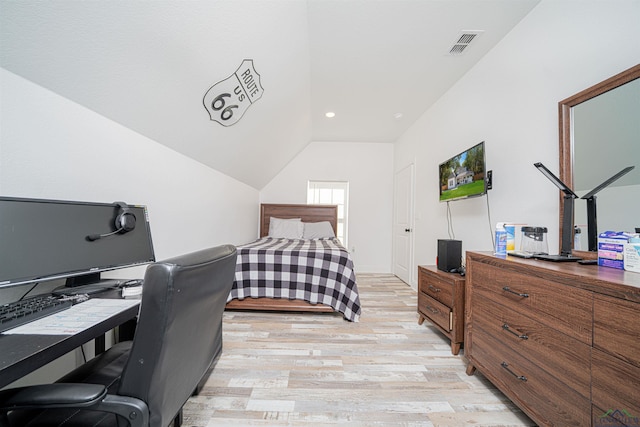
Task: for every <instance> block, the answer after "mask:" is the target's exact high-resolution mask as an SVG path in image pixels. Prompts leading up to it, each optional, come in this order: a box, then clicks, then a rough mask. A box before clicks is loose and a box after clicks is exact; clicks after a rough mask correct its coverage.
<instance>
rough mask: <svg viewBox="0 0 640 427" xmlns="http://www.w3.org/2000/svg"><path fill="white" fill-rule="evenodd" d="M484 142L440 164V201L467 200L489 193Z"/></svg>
mask: <svg viewBox="0 0 640 427" xmlns="http://www.w3.org/2000/svg"><path fill="white" fill-rule="evenodd" d="M485 174H486V164H485V156H484V141H482V142H480V143H479V144H476V145H474V146H473V147H471V148H469V149H468V150H465V151H463V152H462V153H460V154H458V155H456V156H453V157H452V158H450V159H449V160H447V161H445V162H443V163H440V167H439V179H440V182H439V186H440V201H441V202H449V201H451V200H460V199H466V198H468V197H476V196H482V195H483V194H486V193H487V186H486V181H485V179H484V178H485Z"/></svg>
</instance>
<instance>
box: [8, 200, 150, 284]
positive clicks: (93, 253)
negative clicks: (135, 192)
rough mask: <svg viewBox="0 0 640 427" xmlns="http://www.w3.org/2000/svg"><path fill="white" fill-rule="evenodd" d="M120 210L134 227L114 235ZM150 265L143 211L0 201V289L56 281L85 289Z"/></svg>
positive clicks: (101, 205) (128, 207)
mask: <svg viewBox="0 0 640 427" xmlns="http://www.w3.org/2000/svg"><path fill="white" fill-rule="evenodd" d="M123 207H124V209H125V212H126V213H127V215H133V216H134V217H135V221H134V223H135V226H134V227H133V228H132V229H130V230H126V229H122V230H120V231H118V228H119V227H118V226H117V224H116V218H118V216H119V214H121V213H122V211H123ZM128 219H133V217H131V216H129V217H128ZM131 222H132V221H129V224H128V225H127V228H131V227H130V226H131ZM97 236H100V237H98V238H96V237H97ZM154 261H155V255H154V250H153V243H152V241H151V230H150V227H149V221H148V215H147V209H146V207H145V206H135V205H126V204H124V205H122V206H120V205H118V204H117V203H90V202H78V201H60V200H44V199H24V198H12V197H0V288H6V287H11V286H18V285H23V284H29V283H38V282H44V281H49V280H56V279H67V283H68V284H70V283H73V284H84V283H87V282H93V281H96V280H99V278H100V273H101V272H104V271H108V270H114V269H119V268H126V267H132V266H135V265H141V264H147V263H151V262H154Z"/></svg>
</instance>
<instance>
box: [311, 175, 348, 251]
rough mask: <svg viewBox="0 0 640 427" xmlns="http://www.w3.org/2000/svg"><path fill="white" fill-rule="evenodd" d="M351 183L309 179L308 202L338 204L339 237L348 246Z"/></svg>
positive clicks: (312, 203) (313, 203)
mask: <svg viewBox="0 0 640 427" xmlns="http://www.w3.org/2000/svg"><path fill="white" fill-rule="evenodd" d="M348 200H349V183H348V182H344V181H309V183H308V186H307V204H309V205H338V233H337V236H336V237H337V238H338V239H339V240H340V242H342V245H343V246H344V247H347V212H348V209H347V208H348Z"/></svg>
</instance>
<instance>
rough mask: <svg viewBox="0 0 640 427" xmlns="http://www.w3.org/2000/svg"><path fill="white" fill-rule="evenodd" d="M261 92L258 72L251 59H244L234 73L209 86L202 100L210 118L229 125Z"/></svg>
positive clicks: (238, 117)
mask: <svg viewBox="0 0 640 427" xmlns="http://www.w3.org/2000/svg"><path fill="white" fill-rule="evenodd" d="M263 92H264V89H263V88H262V85H261V84H260V74H258V73H257V72H256V70H255V68H253V60H252V59H245V60H244V61H242V64H240V66H239V67H238V69H237V70H236V71H235V73H233V74H232V75H230V76H229V77H227V78H226V79H224V80H222V81H219V82H218V83H216V84H214V85H213V86H211V88H209V90H208V91H207V93H205V94H204V98H203V100H202V102H203V103H204V108H206V109H207V112H208V113H209V117H210V118H211V120H213V121H216V122H218V123H220V124H221V125H222V126H231V125H234V124H236V123H237V122H238V120H240V119H241V118H242V116H243V115H244V113H245V112H246V111H247V109H248V108H249V107H250V106H251V105H252V104H253V103H254V102H256V101H257V100H259V99H260V98H261V97H262V93H263Z"/></svg>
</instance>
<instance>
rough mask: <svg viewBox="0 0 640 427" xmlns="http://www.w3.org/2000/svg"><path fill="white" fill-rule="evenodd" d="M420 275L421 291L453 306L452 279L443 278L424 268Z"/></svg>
mask: <svg viewBox="0 0 640 427" xmlns="http://www.w3.org/2000/svg"><path fill="white" fill-rule="evenodd" d="M419 277H420V284H419V286H420V288H419V289H420V291H421V292H424V293H425V294H427V295H429V296H430V297H431V298H434V299H436V300H438V301H440V302H441V303H442V304H444V305H446V306H448V307H453V294H454V291H453V287H454V284H453V283H452V282H451V281H446V280H442V279H440V278H439V277H437V275H435V274H433V273H430V272H429V271H428V270H424V271H423V274H420V275H419Z"/></svg>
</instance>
